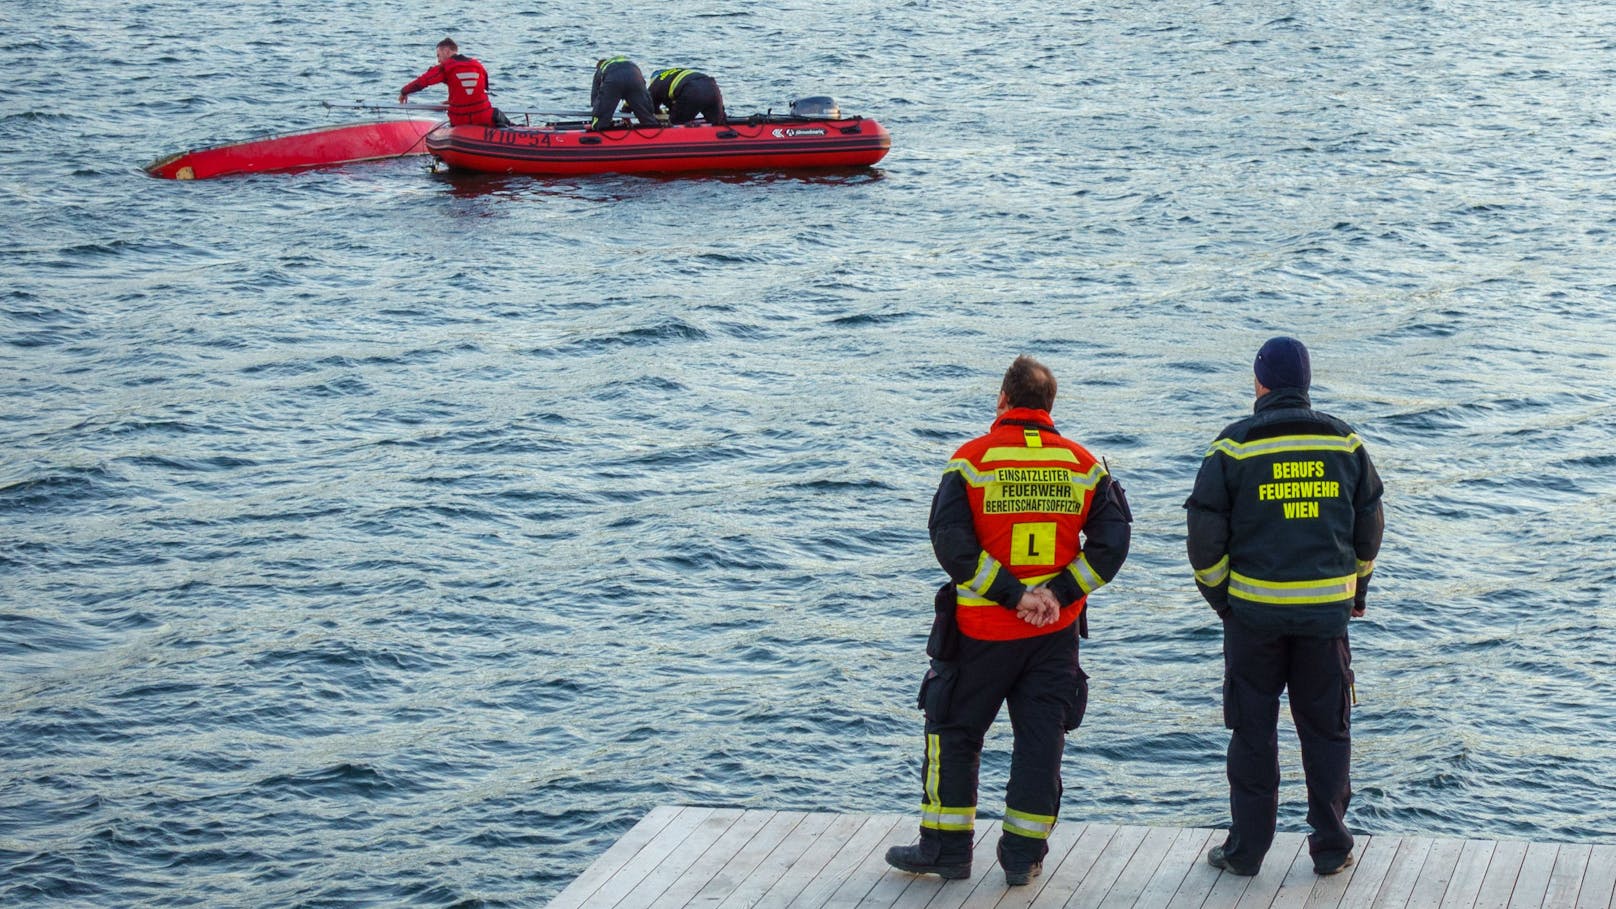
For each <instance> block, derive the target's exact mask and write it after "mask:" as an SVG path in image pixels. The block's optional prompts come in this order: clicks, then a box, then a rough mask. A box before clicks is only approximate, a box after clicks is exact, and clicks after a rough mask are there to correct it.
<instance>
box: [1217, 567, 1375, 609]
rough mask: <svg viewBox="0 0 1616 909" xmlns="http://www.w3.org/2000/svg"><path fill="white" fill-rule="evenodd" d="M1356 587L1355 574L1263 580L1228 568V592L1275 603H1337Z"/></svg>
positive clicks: (1296, 604) (1348, 596) (1255, 601)
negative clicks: (1335, 576) (1296, 579)
mask: <svg viewBox="0 0 1616 909" xmlns="http://www.w3.org/2000/svg"><path fill="white" fill-rule="evenodd" d="M1357 591H1358V576H1357V575H1355V574H1349V575H1346V576H1345V577H1339V578H1321V579H1319V580H1316V581H1264V580H1260V579H1258V578H1251V577H1247V576H1245V575H1243V574H1241V573H1240V572H1238V571H1231V572H1229V595H1230V596H1237V597H1239V598H1240V599H1242V600H1249V601H1251V602H1253V603H1269V604H1272V605H1275V606H1306V605H1309V604H1313V603H1339V602H1341V601H1342V600H1350V599H1352V595H1353V594H1354V593H1357Z"/></svg>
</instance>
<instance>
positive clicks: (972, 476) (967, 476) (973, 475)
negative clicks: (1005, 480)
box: [943, 458, 999, 486]
mask: <svg viewBox="0 0 1616 909" xmlns="http://www.w3.org/2000/svg"><path fill="white" fill-rule="evenodd" d="M951 470H952V471H954V472H955V473H958V474H959V475H960V477H961V478H963V479H964V480H965V482H967V483H969V484H971V485H972V486H986V485H987V484H989V483H992V482H993V481H994V480H995V479H997V478H998V476H999V475H998V473H997V472H996V471H992V470H989V471H986V472H983V471H979V470H977V469H976V465H975V464H972V463H971V462H970V461H967V460H965V459H964V458H955V459H954V460H952V461H949V462H948V466H947V467H945V468H943V473H945V474H946V473H948V472H949V471H951Z"/></svg>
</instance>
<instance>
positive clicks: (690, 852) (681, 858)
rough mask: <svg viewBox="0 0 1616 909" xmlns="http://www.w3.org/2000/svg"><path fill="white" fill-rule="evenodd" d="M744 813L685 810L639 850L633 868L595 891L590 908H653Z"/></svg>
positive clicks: (719, 809)
mask: <svg viewBox="0 0 1616 909" xmlns="http://www.w3.org/2000/svg"><path fill="white" fill-rule="evenodd" d="M745 813H746V812H744V811H742V810H741V809H739V808H686V809H685V811H684V813H683V814H681V815H679V818H678V820H676V821H675V822H674V823H672V824H669V825H668V826H667V827H666V828H664V831H663V835H662V836H660V837H658V838H657V839H656V840H655V841H653V842H652V843H650V844H648V845H647V846H646V847H645V848H644V849H642V850H640V853H639V854H638V855H636V856H635V857H634V862H633V865H632V866H631V867H629V868H623V869H622V870H620V871H619V872H618V873H617V874H615V875H613V876H612V879H611V880H610V881H608V882H607V883H606V884H605V885H604V886H602V887H601V889H600V890H598V891H596V892H595V894H594V895H593V896H591V897H590V898H589V905H590V906H591V907H594V906H615V907H616V909H641V907H644V906H648V905H650V904H651V901H652V900H654V899H655V898H656V897H657V896H658V895H660V894H661V893H662V891H664V890H666V889H668V887H669V886H670V885H671V884H672V883H673V882H674V881H676V880H678V879H679V875H681V874H683V873H684V872H685V870H686V869H687V868H689V867H690V865H691V864H692V863H694V862H695V861H696V860H697V859H699V858H701V854H702V853H703V852H706V851H707V849H708V847H710V846H711V845H712V844H713V843H714V842H716V841H717V840H718V838H719V837H720V836H722V835H723V833H724V831H726V830H728V829H729V828H730V826H731V825H732V824H734V823H735V822H736V821H737V820H739V819H740V817H741V815H743V814H745ZM676 827H683V828H684V831H683V833H682V835H681V836H678V837H677V838H676V837H675V836H674V835H673V833H674V830H675V828H676ZM664 841H666V842H664ZM631 872H633V873H631Z"/></svg>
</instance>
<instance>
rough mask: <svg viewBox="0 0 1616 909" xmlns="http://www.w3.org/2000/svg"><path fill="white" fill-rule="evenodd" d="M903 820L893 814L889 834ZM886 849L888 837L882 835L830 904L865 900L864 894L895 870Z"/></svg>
mask: <svg viewBox="0 0 1616 909" xmlns="http://www.w3.org/2000/svg"><path fill="white" fill-rule="evenodd" d="M901 820H905V818H900V817H897V816H895V815H894V816H892V824H891V825H890V826H889V827H888V828H887V831H888V833H889V834H890V832H891V830H892V828H893V827H896V826H897V825H898V822H899V821H901ZM908 820H911V821H912V820H913V818H908ZM886 851H887V837H886V836H882V837H881V838H879V839H877V840H876V841H875V844H874V846H873V847H872V848H871V849H870V850H869V851H868V852H866V853H865V855H864V858H863V860H862V861H860V862H859V863H858V864H857V865H856V866H855V867H854V868H853V870H852V871H851V872H850V873H849V874H848V875H847V876H846V878H845V879H843V881H842V882H841V884H842V885H841V886H840V887H837V888H836V891H835V892H834V893H832V894H831V897H830V905H832V906H856V905H858V904H859V903H860V902H861V901H863V899H864V895H865V894H867V893H869V892H870V890H871V889H872V888H874V887H875V885H876V884H877V883H878V882H879V881H880V880H881V879H882V878H883V877H885V876H886V873H887V872H888V871H892V870H893V868H892V866H891V865H888V864H887V859H886Z"/></svg>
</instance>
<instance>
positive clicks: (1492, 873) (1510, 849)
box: [1476, 840, 1526, 909]
mask: <svg viewBox="0 0 1616 909" xmlns="http://www.w3.org/2000/svg"><path fill="white" fill-rule="evenodd" d="M1525 860H1526V843H1524V842H1522V841H1520V840H1503V841H1501V842H1499V843H1498V845H1496V846H1494V847H1493V858H1492V861H1490V862H1488V863H1487V875H1486V876H1485V877H1483V878H1482V881H1481V892H1480V893H1478V894H1477V895H1476V907H1477V909H1504V907H1505V906H1508V905H1509V895H1510V894H1511V893H1513V892H1515V879H1516V878H1517V877H1520V875H1521V862H1523V861H1525Z"/></svg>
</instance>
